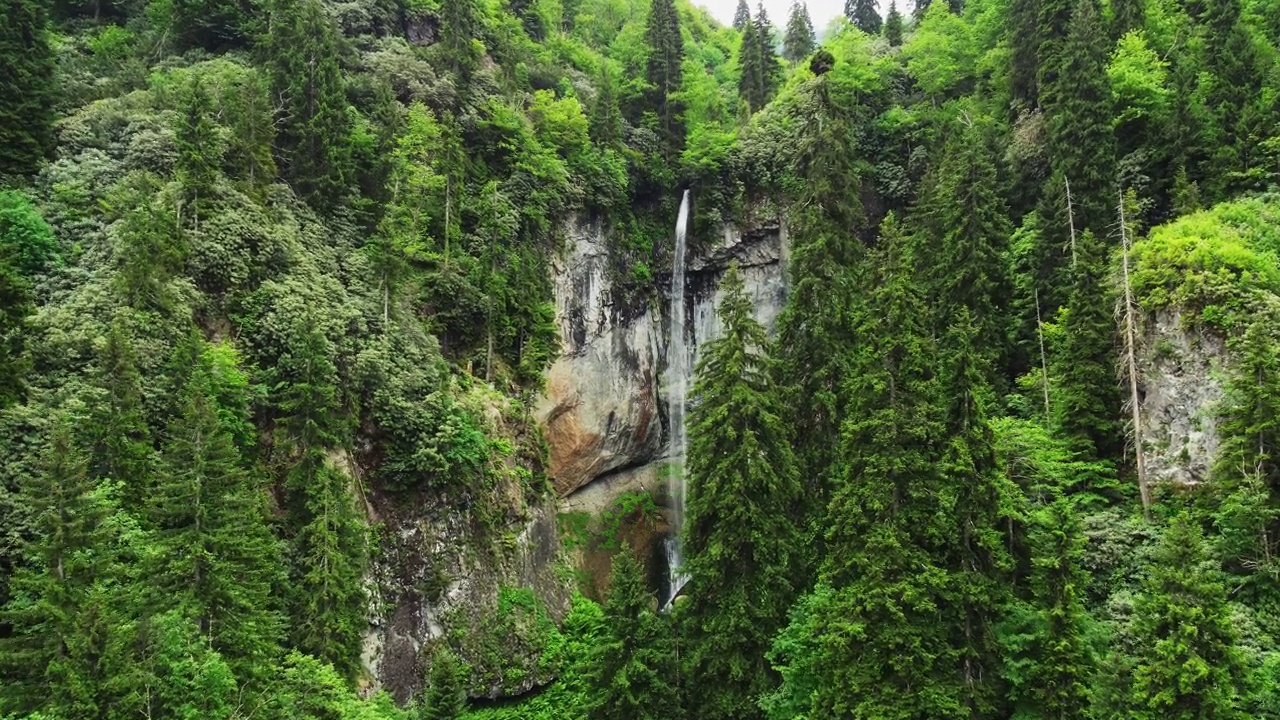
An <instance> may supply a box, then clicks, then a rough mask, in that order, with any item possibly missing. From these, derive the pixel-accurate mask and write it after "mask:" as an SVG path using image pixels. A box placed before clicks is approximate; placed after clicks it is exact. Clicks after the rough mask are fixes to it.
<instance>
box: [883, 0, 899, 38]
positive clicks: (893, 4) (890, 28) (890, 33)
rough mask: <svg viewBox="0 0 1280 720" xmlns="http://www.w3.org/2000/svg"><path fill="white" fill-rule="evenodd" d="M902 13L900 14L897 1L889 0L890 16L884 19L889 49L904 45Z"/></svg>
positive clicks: (885, 35) (885, 36)
mask: <svg viewBox="0 0 1280 720" xmlns="http://www.w3.org/2000/svg"><path fill="white" fill-rule="evenodd" d="M902 32H903V30H902V13H900V12H898V2H897V0H889V14H888V16H886V17H885V19H884V39H885V40H888V41H889V47H900V46H901V45H902Z"/></svg>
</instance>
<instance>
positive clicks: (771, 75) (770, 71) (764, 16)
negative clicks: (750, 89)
mask: <svg viewBox="0 0 1280 720" xmlns="http://www.w3.org/2000/svg"><path fill="white" fill-rule="evenodd" d="M755 23H756V40H757V41H758V42H759V43H760V85H761V89H762V90H763V95H762V96H761V97H762V100H761V102H760V105H761V106H764V105H765V104H767V103H768V102H769V101H770V100H772V99H773V94H774V93H776V92H777V91H778V87H779V86H780V85H781V84H782V64H781V63H780V62H779V61H778V49H777V44H776V43H775V42H774V38H773V35H774V27H773V23H772V22H770V20H769V14H768V13H767V12H765V9H764V3H760V4H759V5H757V6H756V18H755Z"/></svg>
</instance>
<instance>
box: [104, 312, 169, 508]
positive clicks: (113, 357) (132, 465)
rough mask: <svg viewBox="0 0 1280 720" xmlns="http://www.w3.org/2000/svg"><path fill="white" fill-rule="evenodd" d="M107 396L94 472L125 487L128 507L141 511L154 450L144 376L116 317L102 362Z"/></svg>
mask: <svg viewBox="0 0 1280 720" xmlns="http://www.w3.org/2000/svg"><path fill="white" fill-rule="evenodd" d="M98 363H99V367H98V378H97V381H98V387H99V388H100V389H101V390H102V391H103V393H104V395H105V397H104V398H103V401H102V402H100V403H98V404H97V406H96V407H95V408H94V410H93V413H92V416H91V417H92V418H93V422H92V429H91V437H92V440H91V446H90V453H89V471H90V473H91V474H92V475H93V476H94V477H97V478H110V479H112V480H115V481H117V482H120V483H121V484H122V493H123V496H124V498H125V499H126V500H127V502H128V504H129V506H131V507H140V506H141V505H142V503H143V502H144V500H145V498H146V497H147V495H148V493H149V491H150V489H151V487H152V483H153V482H154V479H155V477H154V476H155V467H156V457H155V447H154V444H153V441H152V437H151V428H150V427H149V426H148V425H147V422H146V416H145V408H144V407H143V404H142V376H141V374H140V373H139V372H138V366H137V358H136V356H135V353H134V349H133V343H132V341H131V340H130V339H129V337H128V335H127V333H126V330H125V328H124V323H123V322H122V320H120V319H117V320H116V321H115V322H113V323H112V324H111V330H110V331H109V332H108V333H107V344H106V347H104V348H103V351H102V355H101V357H100V358H99V360H98Z"/></svg>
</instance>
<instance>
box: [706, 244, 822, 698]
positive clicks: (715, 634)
mask: <svg viewBox="0 0 1280 720" xmlns="http://www.w3.org/2000/svg"><path fill="white" fill-rule="evenodd" d="M721 292H722V293H723V297H724V299H723V300H722V301H721V303H720V306H719V308H718V313H719V317H720V321H721V324H722V326H723V327H724V334H723V335H721V336H720V337H719V338H717V339H715V340H713V341H711V342H710V343H708V344H707V345H706V346H704V348H703V349H702V354H701V357H700V358H699V360H698V367H697V371H696V373H697V374H696V380H695V382H694V389H693V396H694V397H696V398H697V404H695V405H694V406H693V410H692V412H691V418H690V423H689V460H688V465H687V472H688V477H689V499H688V520H687V526H686V529H685V535H684V548H685V551H686V552H687V554H688V557H689V560H688V568H689V575H690V580H689V593H690V601H689V603H688V604H687V606H686V607H685V608H684V609H683V611H682V614H683V615H684V616H685V618H686V619H687V622H688V625H687V627H688V628H689V629H690V633H691V637H690V643H691V646H692V648H691V650H690V653H691V660H690V664H689V672H690V673H691V678H690V682H691V683H692V686H694V687H698V688H699V692H698V693H696V694H695V695H694V696H693V697H692V698H691V699H692V700H693V702H694V703H695V705H696V710H695V712H696V713H697V714H698V715H699V716H700V717H704V718H751V717H758V716H759V713H760V711H759V708H758V707H757V706H756V698H757V696H758V695H759V694H760V693H761V692H763V691H764V690H766V689H767V688H768V687H769V685H770V684H771V682H772V679H771V673H770V670H769V668H768V667H767V664H766V662H765V658H764V654H765V651H766V650H767V649H768V646H769V643H770V638H771V637H772V635H773V633H774V632H775V631H776V630H777V629H778V628H779V627H780V626H781V624H782V622H783V620H784V616H785V613H786V610H787V608H788V607H789V606H790V604H791V601H792V600H793V599H794V597H795V595H796V591H797V589H798V587H797V583H796V579H795V578H793V577H792V576H791V572H790V569H791V568H792V567H794V564H795V563H796V562H797V561H798V560H799V559H800V548H799V546H798V543H799V533H798V528H797V527H796V525H795V520H794V517H793V515H792V512H793V509H794V508H796V507H797V506H798V504H799V502H800V494H801V490H800V482H799V475H798V473H797V470H796V465H795V458H794V456H793V455H792V453H791V449H790V446H789V445H788V442H787V436H786V433H785V429H784V428H783V426H782V423H781V420H780V417H779V414H780V410H781V408H780V407H779V403H778V396H777V390H776V389H775V387H774V386H773V383H772V380H771V377H770V375H771V370H772V367H771V366H772V361H771V359H770V358H769V357H768V356H767V355H765V351H766V348H767V339H766V337H765V334H764V328H763V327H761V326H760V325H759V324H758V323H757V322H756V321H755V320H754V319H753V318H752V317H751V306H750V303H749V301H748V300H747V297H746V295H745V293H744V291H743V286H742V278H741V275H740V274H739V272H738V269H737V267H736V265H734V266H731V267H730V269H729V271H728V272H727V273H726V275H725V278H724V280H723V282H722V285H721ZM744 497H750V498H754V499H755V500H754V501H753V502H752V503H751V504H750V505H748V504H745V503H743V502H742V501H741V499H742V498H744ZM744 530H746V532H744ZM748 557H749V558H752V559H753V562H752V564H751V565H750V566H743V565H742V564H741V563H740V559H741V558H748Z"/></svg>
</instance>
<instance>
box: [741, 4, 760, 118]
mask: <svg viewBox="0 0 1280 720" xmlns="http://www.w3.org/2000/svg"><path fill="white" fill-rule="evenodd" d="M757 33H758V30H757V29H756V24H755V23H754V22H752V23H750V24H748V25H747V27H746V29H745V30H743V31H742V42H740V43H739V44H738V71H739V75H738V97H740V98H742V101H743V102H744V103H746V104H747V110H749V111H750V112H755V111H756V110H759V109H760V108H761V107H763V106H764V75H763V67H762V64H763V62H764V59H763V58H762V57H760V40H759V38H758V36H757Z"/></svg>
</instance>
